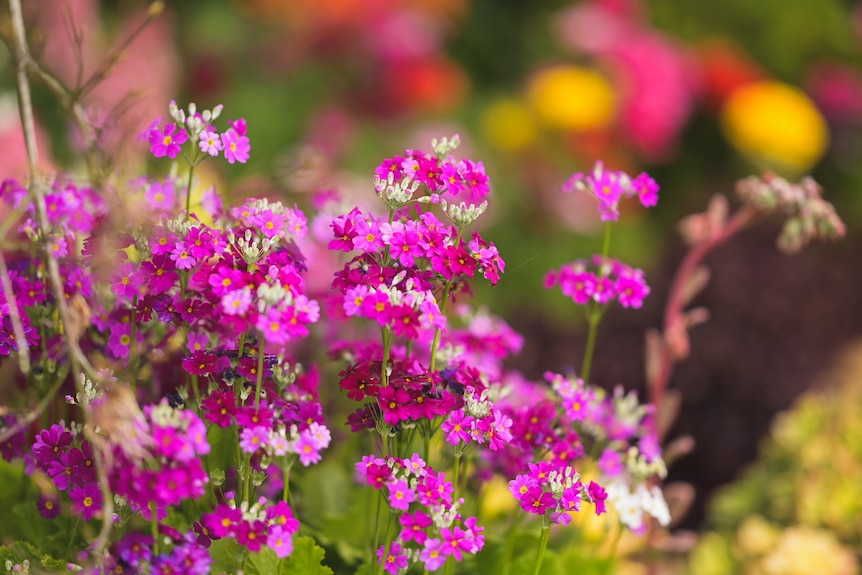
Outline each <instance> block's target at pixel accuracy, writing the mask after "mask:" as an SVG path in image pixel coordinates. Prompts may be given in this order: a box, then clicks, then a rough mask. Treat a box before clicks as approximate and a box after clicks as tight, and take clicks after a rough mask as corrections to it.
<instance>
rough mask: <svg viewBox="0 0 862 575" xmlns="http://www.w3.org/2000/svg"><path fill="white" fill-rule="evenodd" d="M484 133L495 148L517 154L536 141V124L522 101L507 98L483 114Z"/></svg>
mask: <svg viewBox="0 0 862 575" xmlns="http://www.w3.org/2000/svg"><path fill="white" fill-rule="evenodd" d="M482 131H483V132H484V133H485V137H486V139H487V140H488V142H490V143H491V144H492V145H493V146H496V147H497V148H499V149H501V150H503V151H504V152H517V151H518V150H523V149H524V148H526V147H527V146H529V145H530V144H531V143H533V141H534V140H535V139H536V123H535V121H534V120H533V115H532V114H531V113H530V109H529V108H528V107H527V106H526V105H525V104H524V103H523V102H522V101H520V100H516V99H514V98H506V99H503V100H498V101H496V102H494V103H493V104H491V105H490V106H488V107H487V108H486V109H485V111H484V112H483V114H482Z"/></svg>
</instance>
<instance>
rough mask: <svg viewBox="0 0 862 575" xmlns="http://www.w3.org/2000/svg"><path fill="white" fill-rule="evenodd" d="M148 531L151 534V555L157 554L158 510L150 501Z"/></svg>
mask: <svg viewBox="0 0 862 575" xmlns="http://www.w3.org/2000/svg"><path fill="white" fill-rule="evenodd" d="M150 532H151V533H152V535H153V556H154V557H155V556H156V555H158V554H159V510H158V508H157V507H156V506H155V504H154V503H152V502H150Z"/></svg>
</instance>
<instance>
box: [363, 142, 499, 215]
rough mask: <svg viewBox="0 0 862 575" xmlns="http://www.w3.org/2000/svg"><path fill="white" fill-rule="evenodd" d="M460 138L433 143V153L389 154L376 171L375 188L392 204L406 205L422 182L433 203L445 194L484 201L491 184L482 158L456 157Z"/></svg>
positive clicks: (385, 200)
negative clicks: (479, 160) (477, 160)
mask: <svg viewBox="0 0 862 575" xmlns="http://www.w3.org/2000/svg"><path fill="white" fill-rule="evenodd" d="M459 143H460V140H459V138H458V136H457V135H456V136H454V137H453V138H452V139H451V140H448V139H447V138H444V139H443V142H441V143H439V144H438V143H437V142H436V140H435V141H433V142H432V143H431V146H432V148H434V153H433V154H429V153H426V152H421V151H419V150H407V151H406V152H404V155H401V156H395V157H393V158H387V159H386V160H384V161H383V163H382V164H380V165H379V166H378V167H377V169H376V170H375V171H374V174H375V179H374V189H375V190H376V192H377V195H378V197H380V199H381V200H383V201H384V203H386V204H387V205H388V206H389V207H390V208H395V209H397V208H399V207H401V206H403V205H405V204H406V203H407V202H408V201H409V200H410V198H411V197H412V194H413V192H415V191H416V190H417V188H418V187H419V186H423V187H424V188H425V190H427V192H428V194H429V202H430V203H438V202H439V201H440V200H441V199H442V198H441V195H442V194H447V195H449V196H453V197H458V196H466V197H468V198H469V200H470V202H471V203H474V204H475V203H478V202H482V201H483V200H484V199H485V198H486V197H487V196H488V194H489V193H490V191H491V188H490V184H489V181H488V176H487V175H486V174H485V166H484V165H482V162H473V161H471V160H468V159H463V160H456V159H454V158H453V157H452V156H451V152H452V151H454V150H455V148H457V147H458V144H459Z"/></svg>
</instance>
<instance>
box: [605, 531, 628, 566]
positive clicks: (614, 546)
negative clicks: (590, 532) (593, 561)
mask: <svg viewBox="0 0 862 575" xmlns="http://www.w3.org/2000/svg"><path fill="white" fill-rule="evenodd" d="M624 530H625V527H624V526H623V524H622V523H620V522H617V532H616V534H615V535H614V539H613V541H611V550H610V554H609V555H608V562H607V564H606V565H605V569H604V572H605V573H611V572H612V571H613V564H614V560H615V559H616V556H617V546H618V545H619V542H620V539H622V536H623V531H624Z"/></svg>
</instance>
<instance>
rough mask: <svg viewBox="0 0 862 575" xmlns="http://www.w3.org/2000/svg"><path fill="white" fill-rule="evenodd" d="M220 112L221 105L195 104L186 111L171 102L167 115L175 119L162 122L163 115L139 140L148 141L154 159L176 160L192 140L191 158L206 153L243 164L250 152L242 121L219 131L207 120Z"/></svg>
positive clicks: (211, 119) (212, 119)
mask: <svg viewBox="0 0 862 575" xmlns="http://www.w3.org/2000/svg"><path fill="white" fill-rule="evenodd" d="M221 112H222V106H221V105H219V106H216V107H215V108H213V109H212V110H202V111H200V112H198V110H197V106H195V104H190V105H189V110H188V114H187V113H186V111H185V110H182V109H180V108H178V107H177V105H176V103H175V102H171V105H170V114H171V118H172V119H173V120H174V121H173V122H168V123H165V124H164V125H161V124H162V118H159V119H158V120H156V121H155V122H153V123H152V124H151V125H150V127H149V128H147V129H146V130H144V132H142V133H141V135H140V136H139V138H138V139H139V140H141V141H146V142H148V143H149V144H150V152H151V153H152V154H153V156H155V157H157V158H163V157H165V156H167V157H168V158H171V159H176V158H177V156H179V155H180V154H181V153H182V146H183V144H185V143H186V142H189V141H191V142H193V143H197V146H196V148H195V149H193V150H192V152H191V153H190V157H192V158H197V156H198V154H199V153H202V154H205V155H209V156H218V155H219V154H224V158H225V159H226V160H227V161H228V163H231V164H233V163H234V162H239V163H241V164H244V163H246V162H247V161H248V158H249V153H250V151H251V144H250V142H249V139H248V136H247V135H246V123H245V120H243V119H239V120H235V121H232V122H229V124H230V128H228V129H227V130H226V131H224V132H222V133H218V132H217V131H216V128H215V127H214V126H213V125H212V124H210V122H214V121H215V120H216V119H218V117H219V116H220V115H221ZM193 161H194V160H190V162H193Z"/></svg>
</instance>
